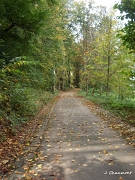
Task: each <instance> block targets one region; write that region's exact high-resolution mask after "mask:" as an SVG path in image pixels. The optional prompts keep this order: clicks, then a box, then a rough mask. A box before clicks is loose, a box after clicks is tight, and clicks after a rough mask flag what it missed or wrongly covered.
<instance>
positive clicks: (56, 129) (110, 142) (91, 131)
mask: <svg viewBox="0 0 135 180" xmlns="http://www.w3.org/2000/svg"><path fill="white" fill-rule="evenodd" d="M41 138H42V142H41V145H40V148H39V149H38V152H37V153H36V157H35V161H34V163H33V165H32V166H31V168H30V169H29V171H28V172H27V175H28V177H29V179H30V178H31V180H32V179H33V180H134V179H135V150H133V147H131V146H130V145H127V142H126V140H124V139H123V138H122V137H121V136H120V135H119V133H118V132H116V131H113V130H112V129H111V128H109V127H108V125H107V124H106V123H105V122H103V121H102V120H101V119H100V118H99V117H98V116H96V115H95V114H94V113H93V112H92V111H91V110H90V109H89V108H88V107H87V106H86V105H84V103H83V101H82V100H81V99H79V98H77V97H76V96H74V92H68V93H66V92H65V93H63V94H62V95H61V97H60V98H59V100H58V101H57V103H56V105H55V107H54V109H53V111H52V113H51V117H50V120H49V124H48V126H47V128H46V129H45V131H44V133H43V134H42V137H41ZM19 178H20V179H23V174H19V175H18V176H17V175H16V178H15V177H14V179H19Z"/></svg>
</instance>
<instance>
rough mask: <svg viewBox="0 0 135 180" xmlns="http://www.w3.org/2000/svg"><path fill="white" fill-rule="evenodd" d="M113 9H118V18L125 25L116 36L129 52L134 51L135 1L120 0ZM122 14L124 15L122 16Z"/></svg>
mask: <svg viewBox="0 0 135 180" xmlns="http://www.w3.org/2000/svg"><path fill="white" fill-rule="evenodd" d="M114 8H115V9H118V10H119V11H120V13H122V15H121V16H120V17H119V18H120V19H121V20H125V19H127V21H126V24H125V27H124V28H123V29H121V30H120V31H119V33H118V36H119V37H120V38H121V39H122V40H123V43H124V45H126V46H127V47H128V48H129V49H130V50H133V51H134V50H135V39H134V37H135V31H134V29H135V25H134V21H135V13H134V12H135V1H133V0H122V1H121V2H119V3H117V4H115V5H114ZM123 14H124V15H123Z"/></svg>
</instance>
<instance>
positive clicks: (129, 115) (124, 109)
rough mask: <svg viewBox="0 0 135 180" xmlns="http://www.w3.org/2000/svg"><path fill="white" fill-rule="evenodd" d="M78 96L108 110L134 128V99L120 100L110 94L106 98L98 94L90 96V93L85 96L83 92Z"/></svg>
mask: <svg viewBox="0 0 135 180" xmlns="http://www.w3.org/2000/svg"><path fill="white" fill-rule="evenodd" d="M79 95H80V96H83V97H84V98H85V99H87V100H90V101H92V102H94V103H95V104H97V105H99V106H100V107H102V108H103V109H106V110H109V111H111V112H112V113H114V114H115V115H118V116H120V117H121V118H122V119H123V120H124V121H126V122H127V123H128V124H131V125H133V126H135V99H132V98H125V99H120V98H119V97H118V96H117V95H116V94H111V93H110V94H109V95H108V97H106V95H105V94H103V95H102V96H100V94H99V93H95V94H94V95H92V94H91V92H89V93H87V94H86V92H84V91H80V92H79Z"/></svg>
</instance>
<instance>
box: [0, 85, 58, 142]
mask: <svg viewBox="0 0 135 180" xmlns="http://www.w3.org/2000/svg"><path fill="white" fill-rule="evenodd" d="M55 95H56V94H52V93H51V92H48V91H44V90H42V89H34V88H30V87H24V88H22V87H19V86H18V87H16V88H14V89H13V90H12V89H10V90H8V89H5V91H3V94H2V93H1V98H0V139H1V140H5V139H6V137H7V136H11V135H15V133H16V131H17V129H18V127H20V126H21V125H22V124H24V123H27V122H28V121H29V120H30V119H31V118H32V117H33V116H35V115H36V114H37V113H38V111H39V110H40V109H41V108H42V107H43V106H44V105H45V104H47V102H49V101H51V100H52V99H53V97H54V96H55Z"/></svg>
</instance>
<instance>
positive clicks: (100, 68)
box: [0, 0, 135, 140]
mask: <svg viewBox="0 0 135 180" xmlns="http://www.w3.org/2000/svg"><path fill="white" fill-rule="evenodd" d="M129 2H130V3H129ZM117 11H119V12H120V15H119V17H117V15H116V14H117V13H116V12H117ZM0 12H1V13H0V127H1V128H2V130H1V131H0V139H2V140H4V139H5V137H6V134H7V132H10V133H12V134H14V133H15V132H16V129H17V127H18V126H19V125H21V124H22V123H25V122H27V121H28V120H29V119H30V118H31V117H33V116H35V115H36V114H37V113H38V111H39V110H40V109H41V108H42V107H43V106H44V105H45V104H46V103H47V102H48V101H50V100H51V99H52V98H53V97H54V96H56V95H57V94H58V92H59V91H60V90H62V91H66V90H68V89H70V88H80V89H81V91H80V93H79V94H80V95H81V96H84V97H85V98H87V99H89V100H91V101H93V102H95V103H97V104H100V105H101V106H102V107H104V108H107V109H110V110H113V111H115V113H117V114H118V115H121V116H123V117H124V118H125V119H126V121H128V123H130V124H132V125H135V39H134V37H135V24H134V21H135V14H134V12H135V1H132V0H124V1H123V0H121V2H120V3H118V4H115V5H114V8H113V9H110V10H108V9H107V8H106V7H104V6H97V5H95V3H94V2H93V1H89V3H85V2H80V3H79V2H76V1H69V0H25V1H23V0H18V1H16V0H10V1H9V0H1V6H0Z"/></svg>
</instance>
